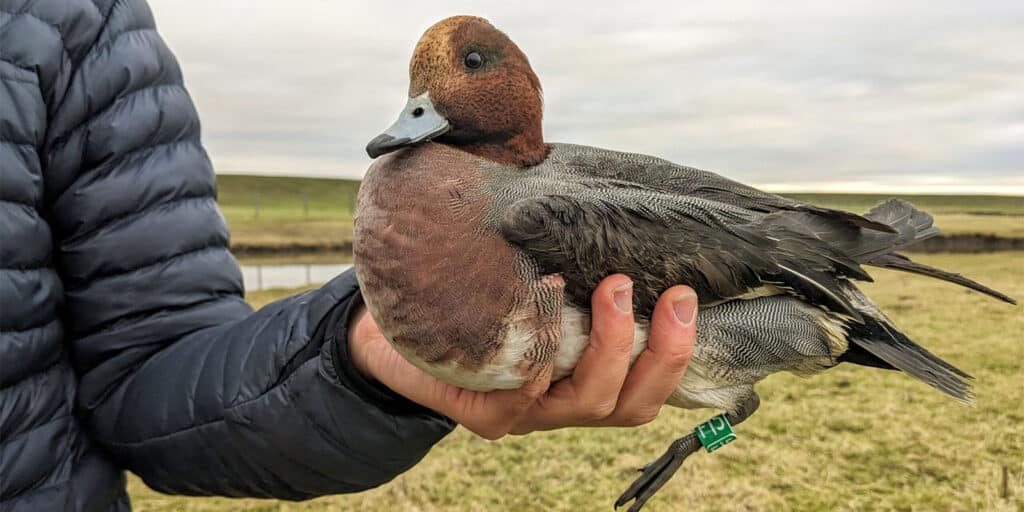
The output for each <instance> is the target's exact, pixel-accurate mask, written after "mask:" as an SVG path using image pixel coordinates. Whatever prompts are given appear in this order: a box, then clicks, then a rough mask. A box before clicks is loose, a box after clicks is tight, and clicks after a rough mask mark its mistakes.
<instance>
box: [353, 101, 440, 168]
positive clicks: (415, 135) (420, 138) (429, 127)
mask: <svg viewBox="0 0 1024 512" xmlns="http://www.w3.org/2000/svg"><path fill="white" fill-rule="evenodd" d="M449 129H451V125H450V124H448V120H447V119H445V118H444V116H442V115H441V114H438V113H437V110H435V109H434V103H433V102H432V101H430V93H428V92H425V93H423V94H421V95H419V96H416V97H415V98H409V102H408V103H406V104H405V108H404V109H402V113H401V114H400V115H399V116H398V121H395V124H393V125H391V127H390V128H388V129H387V130H385V131H384V133H382V134H380V135H378V136H376V137H374V138H373V140H371V141H370V143H369V144H367V145H366V154H368V155H370V158H377V157H378V156H381V155H383V154H386V153H390V152H392V151H395V150H396V149H399V148H404V147H406V146H412V145H413V144H419V143H421V142H427V141H429V140H430V139H433V138H434V137H437V136H440V135H443V134H444V133H445V132H447V131H448V130H449Z"/></svg>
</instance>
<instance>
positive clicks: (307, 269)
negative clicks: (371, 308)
mask: <svg viewBox="0 0 1024 512" xmlns="http://www.w3.org/2000/svg"><path fill="white" fill-rule="evenodd" d="M351 261H352V260H351V257H347V256H341V257H325V256H320V257H316V258H303V257H298V258H281V257H273V258H240V261H239V263H241V265H242V280H243V281H244V282H245V289H246V290H249V291H257V290H270V289H273V288H296V287H299V286H309V285H314V284H322V283H326V282H327V281H330V280H331V279H333V278H334V277H335V276H337V275H338V274H341V273H342V272H344V271H346V270H348V269H350V268H352V263H351Z"/></svg>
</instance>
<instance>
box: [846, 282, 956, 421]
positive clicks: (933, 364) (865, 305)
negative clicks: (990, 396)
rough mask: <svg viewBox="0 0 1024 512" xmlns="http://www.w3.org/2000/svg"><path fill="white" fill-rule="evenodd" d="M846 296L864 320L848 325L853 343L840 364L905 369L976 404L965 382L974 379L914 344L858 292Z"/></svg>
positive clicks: (944, 391) (951, 393) (943, 389)
mask: <svg viewBox="0 0 1024 512" xmlns="http://www.w3.org/2000/svg"><path fill="white" fill-rule="evenodd" d="M847 294H848V296H849V298H850V301H851V302H852V303H854V305H855V306H856V307H857V309H859V310H860V311H861V313H862V320H861V321H860V322H850V323H849V324H848V327H847V328H848V332H847V339H848V340H849V342H850V344H849V348H847V350H846V352H844V353H843V354H842V355H841V356H839V358H838V361H839V362H846V363H854V364H859V365H863V366H872V367H875V368H885V369H892V370H902V371H904V372H906V373H908V374H910V375H912V376H914V377H916V378H917V379H918V380H920V381H922V382H924V383H926V384H928V385H930V386H932V387H934V388H935V389H937V390H939V391H941V392H943V393H945V394H947V395H949V396H951V397H953V398H955V399H957V400H960V401H961V402H971V401H973V399H974V396H973V394H972V393H971V385H970V383H968V382H966V379H972V378H973V377H971V376H970V375H968V374H967V373H966V372H964V371H963V370H961V369H959V368H957V367H955V366H953V365H952V364H950V363H947V362H946V361H944V360H942V358H940V357H939V356H937V355H935V354H933V353H931V352H929V351H928V350H927V349H926V348H924V347H922V346H921V345H918V344H917V343H914V341H913V340H911V339H910V338H909V337H907V335H906V334H903V333H902V332H900V330H899V329H897V328H896V326H894V325H893V323H892V322H891V321H890V320H889V319H888V318H886V316H885V315H884V314H883V313H882V312H881V311H880V310H879V309H878V308H877V307H876V306H875V305H874V304H872V303H871V301H869V300H868V298H867V297H866V296H864V294H863V293H861V292H860V291H859V290H856V289H855V288H853V287H852V286H851V287H850V288H849V289H848V290H847Z"/></svg>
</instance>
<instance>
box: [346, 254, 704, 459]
mask: <svg viewBox="0 0 1024 512" xmlns="http://www.w3.org/2000/svg"><path fill="white" fill-rule="evenodd" d="M591 308H592V328H591V333H590V343H589V345H588V346H587V348H586V349H585V350H584V352H583V356H582V357H581V358H580V361H579V363H578V364H577V366H576V369H575V370H574V371H573V374H572V375H571V376H570V377H568V378H566V379H562V380H561V381H558V382H556V383H554V385H553V386H552V385H551V382H550V378H551V369H550V367H549V368H548V369H546V371H544V372H541V374H540V375H539V376H538V377H537V378H535V379H533V380H531V381H529V382H527V383H525V384H524V385H523V386H522V387H521V388H519V389H509V390H496V391H490V392H480V391H470V390H466V389H462V388H458V387H455V386H452V385H450V384H447V383H445V382H442V381H440V380H438V379H436V378H434V377H432V376H430V375H428V374H426V373H425V372H423V371H422V370H420V369H419V368H416V367H415V366H413V365H412V364H411V363H409V362H408V361H406V360H405V358H403V357H402V356H401V355H399V354H398V353H397V352H395V350H394V349H393V348H392V347H391V344H390V343H388V341H387V340H386V339H385V338H384V336H383V335H382V334H381V333H380V330H379V329H378V328H377V325H376V323H375V322H374V321H373V318H372V317H371V316H370V314H369V313H368V312H367V311H366V309H365V308H362V309H361V310H360V311H359V312H357V313H356V315H355V316H354V318H353V321H352V322H351V324H350V325H349V333H348V339H349V354H350V356H351V358H352V362H353V364H355V366H356V367H357V368H358V369H359V370H360V371H362V372H363V373H364V374H365V375H368V376H371V377H373V378H375V379H377V380H378V381H379V382H381V383H382V384H384V385H385V386H387V387H389V388H391V389H392V390H394V391H395V392H397V393H398V394H400V395H402V396H405V397H406V398H409V399H410V400H412V401H414V402H417V403H419V404H421V405H423V406H425V407H429V408H431V409H433V410H435V411H438V412H440V413H442V414H444V415H446V416H448V417H450V418H452V419H453V420H455V421H456V422H458V423H459V424H461V425H462V426H464V427H465V428H467V429H469V430H471V431H472V432H474V433H476V434H477V435H479V436H481V437H484V438H486V439H498V438H501V437H503V436H505V435H506V434H510V433H513V434H525V433H528V432H532V431H535V430H551V429H556V428H561V427H569V426H635V425H641V424H644V423H647V422H649V421H651V420H653V419H654V418H655V417H656V416H657V415H658V412H659V411H660V410H661V406H662V405H663V404H664V403H665V400H666V399H668V397H669V395H671V394H672V391H673V390H674V389H675V387H676V385H677V384H678V383H679V380H680V379H681V378H682V376H683V372H684V371H685V370H686V365H687V363H688V362H689V360H690V356H691V354H692V353H693V345H694V341H695V338H696V321H695V320H696V314H697V297H696V294H695V293H694V292H693V290H692V289H690V288H688V287H686V286H675V287H672V288H670V289H668V290H667V291H665V293H663V294H662V296H661V298H660V299H659V300H658V303H657V305H656V306H655V309H654V314H653V317H652V319H651V327H650V337H649V341H648V346H647V348H646V349H645V350H644V351H643V352H642V353H641V354H640V356H639V357H638V358H637V360H636V363H635V364H634V365H633V367H632V369H631V368H630V364H629V363H630V353H631V352H632V348H633V308H632V283H631V281H630V280H629V278H628V277H626V276H624V275H621V274H616V275H613V276H609V277H607V278H605V279H604V280H603V281H602V282H601V283H600V284H599V285H598V287H597V289H595V290H594V294H593V295H592V297H591ZM677 312H678V313H677Z"/></svg>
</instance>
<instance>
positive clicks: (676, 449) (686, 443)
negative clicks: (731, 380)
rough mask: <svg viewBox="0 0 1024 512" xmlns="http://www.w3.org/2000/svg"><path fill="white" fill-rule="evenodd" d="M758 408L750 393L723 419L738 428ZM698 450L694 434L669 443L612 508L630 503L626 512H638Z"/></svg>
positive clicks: (758, 401) (754, 394) (755, 399)
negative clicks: (631, 502)
mask: <svg viewBox="0 0 1024 512" xmlns="http://www.w3.org/2000/svg"><path fill="white" fill-rule="evenodd" d="M760 405H761V399H760V398H758V396H757V394H756V393H752V394H750V395H749V396H748V397H747V398H746V400H745V401H743V402H742V403H741V405H740V406H739V407H737V408H736V409H735V410H733V411H729V412H727V413H726V414H725V418H726V419H727V420H729V424H730V425H738V424H740V423H741V422H743V420H745V419H747V418H749V417H750V415H751V414H753V413H754V411H756V410H757V408H758V406H760ZM700 447H701V444H700V440H698V439H697V434H696V433H694V432H690V433H689V434H687V435H685V436H683V437H680V438H679V439H676V440H675V441H672V444H670V445H669V447H668V450H665V453H664V454H663V455H662V456H661V457H658V459H657V460H655V461H654V462H651V463H650V464H648V465H646V466H644V467H643V468H642V469H641V470H640V471H641V474H640V476H639V477H637V479H636V480H634V481H633V483H632V484H631V485H630V486H629V488H628V489H626V491H625V492H623V493H622V495H621V496H619V499H618V500H615V508H619V507H621V506H623V505H625V504H626V503H628V502H629V501H631V500H636V501H634V502H633V505H632V506H630V507H629V511H628V512H637V511H638V510H640V509H641V508H643V506H644V503H647V500H648V499H650V497H651V496H654V493H656V492H658V489H661V486H663V485H665V483H666V482H668V481H669V480H671V479H672V475H674V474H675V473H676V471H677V470H678V469H679V467H680V466H682V465H683V461H685V460H686V458H687V457H689V456H690V455H693V453H694V452H696V451H697V450H699V449H700Z"/></svg>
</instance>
